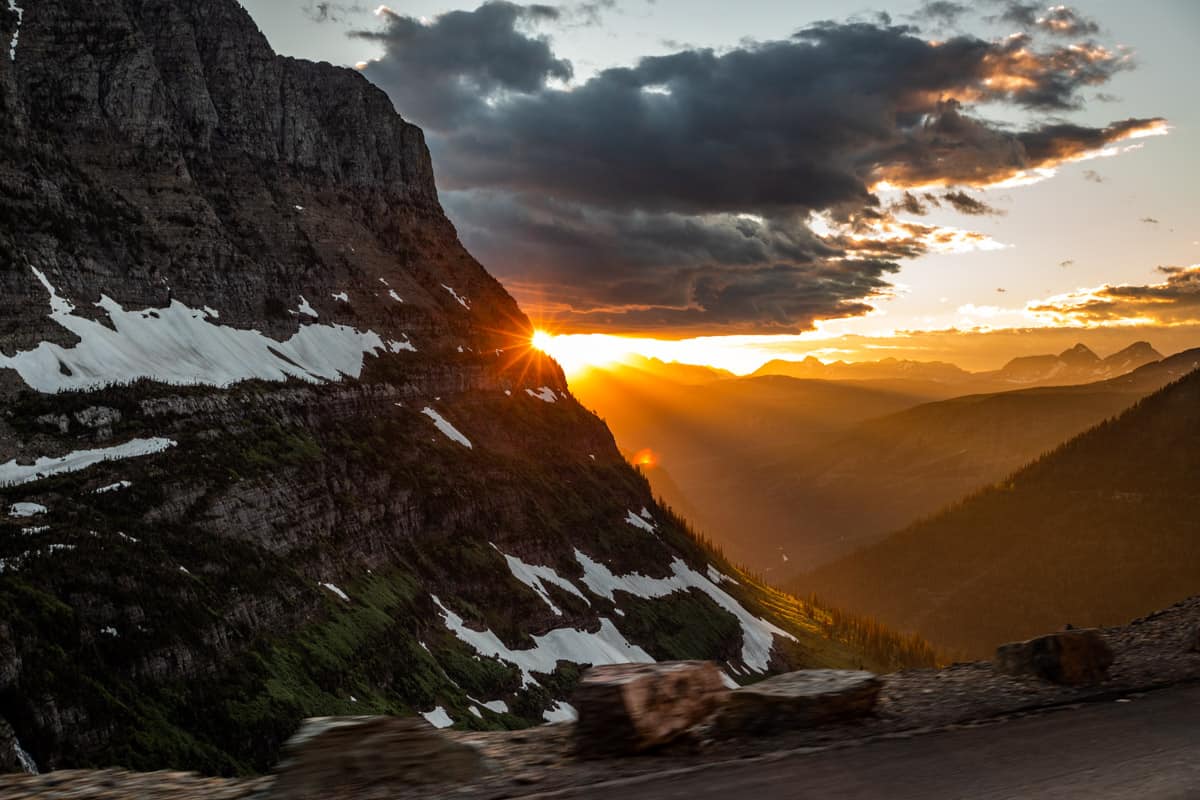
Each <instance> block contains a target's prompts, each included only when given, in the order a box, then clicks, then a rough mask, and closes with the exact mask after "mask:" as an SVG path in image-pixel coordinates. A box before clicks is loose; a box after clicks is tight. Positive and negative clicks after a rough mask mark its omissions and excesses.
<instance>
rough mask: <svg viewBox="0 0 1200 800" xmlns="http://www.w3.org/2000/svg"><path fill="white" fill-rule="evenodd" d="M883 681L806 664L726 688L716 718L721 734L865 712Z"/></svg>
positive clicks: (760, 731) (821, 721)
mask: <svg viewBox="0 0 1200 800" xmlns="http://www.w3.org/2000/svg"><path fill="white" fill-rule="evenodd" d="M882 688H883V682H882V681H881V680H880V679H879V678H878V677H877V676H876V675H875V674H873V673H870V672H862V671H857V670H840V669H806V670H800V671H799V672H788V673H785V674H783V675H776V676H775V677H774V678H768V679H766V680H765V681H760V682H758V683H755V684H752V685H750V686H743V687H742V688H741V689H738V690H736V691H734V692H731V693H730V696H729V700H728V702H726V703H725V706H724V707H723V708H722V709H721V711H720V713H719V714H718V715H717V719H716V732H717V734H718V735H721V736H726V737H730V736H741V735H744V734H763V733H768V734H769V733H779V732H782V731H786V730H794V729H796V728H807V727H812V726H815V725H822V724H825V723H828V722H834V721H838V720H844V719H851V718H854V717H858V716H863V715H865V714H869V713H870V712H871V711H872V710H874V708H875V704H876V702H877V701H878V700H879V692H880V690H881V689H882Z"/></svg>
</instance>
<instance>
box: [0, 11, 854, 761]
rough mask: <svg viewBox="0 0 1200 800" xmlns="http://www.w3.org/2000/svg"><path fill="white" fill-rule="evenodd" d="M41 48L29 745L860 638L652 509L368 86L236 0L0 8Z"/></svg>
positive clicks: (766, 662) (168, 746)
mask: <svg viewBox="0 0 1200 800" xmlns="http://www.w3.org/2000/svg"><path fill="white" fill-rule="evenodd" d="M10 5H11V4H10ZM18 26H19V27H18ZM18 34H19V35H18ZM14 36H15V37H16V38H15V46H14V47H13V49H12V52H11V57H9V56H10V53H9V52H8V48H5V52H4V53H3V54H2V56H3V57H0V112H2V113H0V402H2V403H3V412H2V413H0V502H2V503H3V509H4V511H3V512H0V719H3V720H5V721H7V722H8V723H9V724H11V726H12V728H13V729H14V730H15V731H16V734H17V738H18V739H19V740H20V742H21V744H22V746H23V747H24V749H25V750H27V751H29V753H31V754H32V756H33V757H34V758H35V759H36V761H37V762H38V764H39V766H41V767H42V768H56V767H64V766H87V765H111V764H121V765H126V766H132V767H139V768H160V767H164V766H173V767H191V768H200V769H204V770H209V771H215V772H244V771H253V770H256V769H264V768H265V767H267V766H268V765H269V764H270V763H272V761H273V759H274V757H275V755H276V753H277V750H278V747H279V746H280V744H281V742H282V741H283V740H284V739H285V738H286V737H287V736H288V735H289V734H290V733H291V732H292V730H293V729H294V726H295V724H296V722H297V721H298V720H299V719H300V718H302V717H304V716H310V715H314V714H332V713H343V714H344V713H368V712H370V713H381V712H382V713H404V714H412V713H424V714H426V715H427V718H428V719H430V720H431V721H433V722H435V724H448V723H450V722H454V723H457V724H459V725H460V726H466V727H477V728H487V727H492V728H495V727H518V726H522V725H527V724H530V723H536V722H540V721H542V720H543V719H556V718H559V717H562V716H565V715H567V714H569V709H568V708H567V707H566V706H565V705H564V704H563V702H562V701H563V698H564V697H565V696H566V694H567V693H568V691H569V690H570V688H571V687H572V686H573V684H574V682H575V680H576V678H577V676H578V672H579V669H580V665H582V664H588V663H609V662H620V661H628V660H639V659H649V658H716V659H718V660H721V661H722V662H724V663H725V664H726V665H727V666H728V669H729V671H730V672H731V673H733V674H734V675H736V676H746V677H750V676H753V675H756V674H762V673H764V672H766V671H769V670H771V669H776V668H781V667H784V666H793V665H797V664H801V663H806V664H816V665H840V664H844V663H850V662H853V663H855V664H858V663H862V662H863V661H864V660H865V659H867V657H866V656H864V655H863V651H862V650H861V648H857V647H855V646H851V645H849V644H846V643H844V642H839V641H835V640H831V639H830V638H829V635H822V634H820V633H819V631H820V630H822V629H821V628H820V625H821V624H822V620H823V619H824V618H823V617H821V616H820V614H819V613H818V612H817V610H815V609H812V608H810V607H807V606H788V607H787V608H786V609H785V608H784V607H783V606H781V604H780V601H779V598H778V597H773V596H769V595H768V594H766V593H764V591H763V590H762V589H761V588H756V587H754V586H753V585H752V584H751V583H750V582H749V581H748V580H745V579H742V580H741V581H740V582H739V581H735V580H733V579H732V578H730V577H727V576H726V575H725V574H723V573H728V572H730V567H729V566H728V565H727V564H725V563H724V562H723V561H722V560H721V559H720V558H718V557H717V556H715V555H714V554H712V553H710V552H709V551H707V550H706V549H704V548H703V547H701V546H700V545H699V544H697V543H696V541H695V540H694V539H693V538H691V537H690V536H689V535H688V534H687V532H686V531H685V530H684V528H683V526H682V524H681V523H680V522H679V521H678V520H676V519H674V518H673V517H672V516H671V515H670V514H669V513H668V512H666V511H664V510H663V509H660V508H659V507H657V506H656V505H655V503H654V501H653V498H652V496H651V493H650V490H649V488H648V486H647V484H646V482H645V481H644V479H643V478H642V477H641V476H640V475H639V474H638V473H637V472H635V471H634V470H633V469H632V468H631V467H630V466H629V465H628V464H627V463H626V462H625V461H624V460H623V459H622V458H621V456H620V454H619V453H618V452H617V449H616V447H615V445H614V443H613V440H612V436H611V435H610V433H609V432H608V430H607V429H606V427H605V426H604V424H603V423H601V422H600V421H599V420H598V419H596V418H595V417H594V416H593V415H592V414H591V413H589V412H587V411H586V410H584V409H583V408H582V407H581V406H580V405H579V404H578V403H577V402H576V401H575V400H574V399H573V398H572V397H571V395H570V393H569V392H568V390H567V387H566V384H565V382H564V379H563V376H562V373H561V371H560V370H559V369H558V367H557V366H556V365H555V364H554V363H553V362H551V361H549V360H548V359H546V358H545V357H543V356H541V355H540V354H538V353H537V352H535V351H532V350H530V348H529V347H528V341H529V335H530V332H531V331H530V325H529V322H528V320H527V319H526V318H525V317H524V316H523V315H522V314H521V312H520V310H519V309H518V308H517V306H516V304H515V303H514V302H513V300H512V299H511V298H510V297H509V296H508V294H507V293H505V291H504V290H503V288H502V287H501V286H500V285H499V284H498V283H497V282H496V281H495V280H494V279H492V278H491V277H490V276H489V275H488V274H487V273H486V272H485V271H484V269H483V268H482V267H481V266H480V265H479V264H478V263H477V262H476V261H475V260H474V259H472V258H471V256H470V255H469V254H468V253H467V252H466V251H465V250H464V249H463V247H462V245H461V244H460V243H459V241H458V238H457V236H456V234H455V231H454V228H453V227H452V225H451V224H450V222H449V221H448V220H447V219H446V218H445V217H444V216H443V214H442V211H441V208H440V206H439V204H438V200H437V192H436V188H435V185H434V179H433V173H432V169H431V166H430V160H429V155H428V152H427V150H426V148H425V145H424V143H423V139H422V135H421V132H420V130H418V129H417V128H415V127H414V126H412V125H410V124H408V123H406V122H404V121H403V120H402V119H401V118H400V117H399V116H397V115H396V113H395V112H394V110H393V109H392V107H391V105H390V103H389V101H388V100H387V98H386V97H385V96H384V94H383V93H382V92H380V91H378V90H377V89H375V88H374V87H372V86H371V85H370V84H369V83H367V82H366V81H365V80H364V79H363V78H362V77H361V76H360V75H358V74H357V73H355V72H353V71H350V70H344V69H337V68H334V67H331V66H329V65H328V64H312V63H308V62H303V61H297V60H293V59H287V58H282V57H279V56H277V55H275V54H274V53H273V52H272V51H271V50H270V48H269V47H268V45H267V43H266V41H265V39H264V38H263V37H262V35H261V34H260V33H259V31H258V30H257V29H256V27H255V26H254V24H253V22H252V21H251V19H250V18H249V16H248V15H247V14H246V13H245V11H244V10H242V9H241V8H240V7H239V6H238V5H237V4H236V3H235V2H233V1H232V0H87V1H86V2H84V1H83V0H39V2H37V3H28V4H27V5H26V7H25V8H24V9H23V11H22V13H21V14H18V13H16V12H15V11H14V10H12V9H11V8H9V9H6V8H4V7H3V6H0V41H2V42H4V43H9V42H13V41H14ZM785 611H786V613H784V612H785ZM834 639H836V637H834Z"/></svg>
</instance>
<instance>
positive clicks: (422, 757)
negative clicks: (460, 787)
mask: <svg viewBox="0 0 1200 800" xmlns="http://www.w3.org/2000/svg"><path fill="white" fill-rule="evenodd" d="M284 756H285V759H284V761H283V762H282V763H281V764H280V765H279V768H278V769H277V770H276V772H277V774H278V778H277V779H276V780H275V782H274V783H273V784H272V785H271V788H270V791H269V793H268V797H270V798H288V800H306V799H307V798H314V799H315V798H329V797H332V796H339V793H353V792H360V791H365V790H366V789H368V788H372V787H375V788H382V787H387V786H406V785H411V784H449V783H461V782H464V781H469V780H472V779H474V778H476V777H478V776H479V775H480V774H481V773H482V772H483V757H482V755H481V754H480V753H479V751H478V750H476V749H475V748H474V747H471V746H470V745H467V744H464V743H462V742H457V741H454V740H453V739H451V738H450V737H448V736H446V735H445V734H443V733H442V732H441V731H439V730H437V729H436V728H434V727H433V726H432V725H430V724H429V723H428V722H426V721H425V720H423V719H419V718H416V717H317V718H313V719H308V720H305V721H304V724H303V725H301V727H300V731H299V732H298V733H297V734H296V735H295V736H293V737H292V738H291V739H290V740H289V741H288V743H287V744H286V745H285V746H284Z"/></svg>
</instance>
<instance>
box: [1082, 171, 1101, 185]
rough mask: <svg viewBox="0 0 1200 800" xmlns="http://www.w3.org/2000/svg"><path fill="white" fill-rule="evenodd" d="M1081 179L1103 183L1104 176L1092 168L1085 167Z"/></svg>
mask: <svg viewBox="0 0 1200 800" xmlns="http://www.w3.org/2000/svg"><path fill="white" fill-rule="evenodd" d="M1083 179H1084V180H1085V181H1091V182H1092V183H1104V176H1103V175H1101V174H1100V173H1099V172H1096V170H1094V169H1085V170H1084V171H1083Z"/></svg>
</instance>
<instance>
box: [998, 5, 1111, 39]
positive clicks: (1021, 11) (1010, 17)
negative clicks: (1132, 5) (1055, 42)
mask: <svg viewBox="0 0 1200 800" xmlns="http://www.w3.org/2000/svg"><path fill="white" fill-rule="evenodd" d="M1043 9H1045V6H1043V5H1042V4H1040V3H1026V2H1008V3H1006V4H1005V7H1004V11H1002V12H1001V13H1000V14H999V15H998V16H997V17H995V18H994V19H996V20H998V21H1001V22H1009V23H1013V24H1015V25H1018V26H1020V27H1021V28H1024V29H1026V30H1040V31H1043V32H1045V33H1049V34H1051V35H1054V36H1064V37H1081V36H1092V35H1094V34H1097V33H1099V32H1100V26H1099V25H1097V24H1096V23H1095V22H1093V21H1092V20H1090V19H1088V18H1087V17H1084V16H1083V15H1081V14H1080V13H1079V12H1078V11H1075V10H1074V9H1072V8H1070V7H1068V6H1064V5H1058V6H1051V7H1050V8H1048V9H1045V11H1043Z"/></svg>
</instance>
